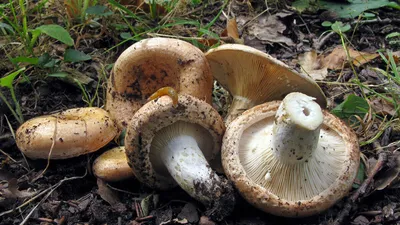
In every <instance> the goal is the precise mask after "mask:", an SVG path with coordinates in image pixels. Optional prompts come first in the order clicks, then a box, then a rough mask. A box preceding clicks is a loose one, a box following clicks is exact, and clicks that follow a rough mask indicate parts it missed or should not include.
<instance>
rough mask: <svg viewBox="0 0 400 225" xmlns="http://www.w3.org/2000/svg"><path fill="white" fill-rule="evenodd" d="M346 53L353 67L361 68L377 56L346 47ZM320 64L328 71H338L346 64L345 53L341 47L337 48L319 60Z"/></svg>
mask: <svg viewBox="0 0 400 225" xmlns="http://www.w3.org/2000/svg"><path fill="white" fill-rule="evenodd" d="M348 51H349V56H350V59H351V60H352V63H353V64H354V65H355V66H361V65H363V64H365V63H368V62H370V61H371V60H373V59H375V58H376V57H378V56H379V54H377V53H368V52H360V51H356V50H354V49H352V48H350V47H348ZM321 62H322V64H323V65H324V67H326V68H328V69H332V70H340V69H342V68H343V67H344V64H345V63H346V62H347V54H346V51H345V50H344V48H343V46H341V45H340V46H337V47H336V48H335V49H333V51H332V52H331V53H330V54H329V55H327V56H325V57H324V58H323V59H321Z"/></svg>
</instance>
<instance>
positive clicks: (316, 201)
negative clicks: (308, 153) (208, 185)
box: [222, 101, 360, 217]
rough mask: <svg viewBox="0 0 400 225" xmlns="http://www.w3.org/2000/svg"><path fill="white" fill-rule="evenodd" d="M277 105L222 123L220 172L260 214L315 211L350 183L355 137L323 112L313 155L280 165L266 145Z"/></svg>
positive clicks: (341, 193) (354, 163) (353, 171)
mask: <svg viewBox="0 0 400 225" xmlns="http://www.w3.org/2000/svg"><path fill="white" fill-rule="evenodd" d="M279 105H280V101H273V102H268V103H264V104H261V105H258V106H256V107H253V108H252V109H249V110H247V111H245V112H244V113H243V114H242V115H241V116H239V117H238V118H236V119H235V120H234V121H233V122H232V123H231V124H230V125H229V126H228V127H227V130H226V132H225V135H224V139H223V145H222V165H223V167H224V170H225V174H226V175H227V177H228V178H229V179H230V180H231V181H233V183H234V185H235V186H236V188H237V189H238V190H239V192H240V194H241V195H242V196H243V197H244V198H245V199H246V200H247V201H248V202H250V203H251V204H252V205H254V206H256V207H257V208H259V209H261V210H263V211H265V212H268V213H271V214H275V215H278V216H286V217H304V216H310V215H313V214H317V213H320V212H322V211H324V210H326V209H328V208H329V207H331V206H332V205H334V204H335V203H336V202H337V201H338V200H340V199H341V198H343V197H344V196H346V195H347V194H348V192H349V190H350V189H351V187H352V184H353V181H354V179H355V177H356V174H357V170H358V166H359V161H360V152H359V146H358V141H357V137H356V135H355V134H354V133H353V131H352V130H351V129H350V128H349V127H348V126H347V125H346V124H345V123H343V122H342V121H341V120H340V119H339V118H337V117H336V116H334V115H332V114H330V113H329V112H327V111H325V110H323V115H324V122H323V125H322V126H321V133H320V140H319V143H318V147H317V149H316V150H315V153H314V155H313V157H311V158H310V159H309V160H308V161H307V162H306V163H302V164H293V165H288V164H286V165H285V164H281V163H280V162H279V161H278V159H277V158H276V157H273V154H272V153H273V149H271V148H270V147H269V143H270V140H271V134H272V125H273V123H274V118H275V112H276V111H277V109H278V107H279ZM260 137H261V138H260Z"/></svg>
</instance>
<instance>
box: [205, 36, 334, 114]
mask: <svg viewBox="0 0 400 225" xmlns="http://www.w3.org/2000/svg"><path fill="white" fill-rule="evenodd" d="M206 58H207V60H208V62H209V64H210V66H211V71H212V74H213V76H214V78H215V79H216V80H217V81H218V82H219V83H220V84H221V85H222V86H223V87H224V88H225V89H227V90H228V91H229V92H230V93H231V94H232V95H233V96H240V97H244V98H247V99H249V100H250V101H252V103H253V105H258V104H261V103H264V102H267V101H272V100H282V99H283V98H284V97H285V96H286V95H287V94H288V93H291V92H302V93H304V94H306V95H309V96H312V97H315V98H316V102H317V103H318V104H320V105H321V107H323V108H325V107H326V104H327V102H326V97H325V95H324V93H323V92H322V90H321V88H320V87H319V86H318V84H317V83H316V82H315V81H314V80H313V79H311V78H310V77H308V76H306V75H303V74H299V73H297V72H295V71H294V70H292V69H290V68H289V67H288V66H287V65H285V64H284V63H283V62H281V61H279V60H278V59H275V58H273V57H272V56H270V55H268V54H266V53H264V52H262V51H260V50H257V49H255V48H252V47H249V46H245V45H240V44H224V45H221V46H219V47H216V48H214V49H211V50H209V51H208V52H207V53H206Z"/></svg>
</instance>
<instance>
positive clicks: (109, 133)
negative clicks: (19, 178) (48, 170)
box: [16, 107, 118, 159]
mask: <svg viewBox="0 0 400 225" xmlns="http://www.w3.org/2000/svg"><path fill="white" fill-rule="evenodd" d="M117 131H118V128H117V127H116V125H115V123H114V121H113V120H112V119H111V118H110V115H109V114H108V113H107V112H106V111H105V110H103V109H100V108H95V107H88V108H75V109H69V110H66V111H63V112H60V113H56V114H52V115H47V116H40V117H36V118H33V119H30V120H28V121H26V122H25V123H24V124H22V125H21V126H20V127H19V128H18V130H17V132H16V143H17V146H18V147H19V148H20V149H21V150H22V151H23V152H24V154H25V155H26V156H27V157H30V158H33V159H36V158H42V159H47V158H48V157H49V155H48V154H49V152H50V150H52V154H51V156H50V159H66V158H71V157H75V156H78V155H82V154H86V153H90V152H94V151H96V150H98V149H100V148H101V147H103V146H105V145H106V144H107V143H108V142H110V141H111V140H112V139H113V138H114V137H115V136H116V134H117Z"/></svg>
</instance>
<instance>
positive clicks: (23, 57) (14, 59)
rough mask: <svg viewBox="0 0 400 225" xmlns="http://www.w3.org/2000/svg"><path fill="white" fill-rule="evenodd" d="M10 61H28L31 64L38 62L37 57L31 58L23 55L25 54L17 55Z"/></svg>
mask: <svg viewBox="0 0 400 225" xmlns="http://www.w3.org/2000/svg"><path fill="white" fill-rule="evenodd" d="M11 62H12V63H15V64H16V63H28V64H32V65H36V64H38V62H39V58H31V57H25V56H19V57H16V58H12V59H11Z"/></svg>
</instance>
